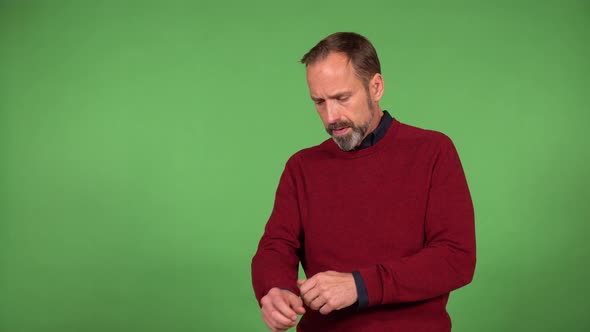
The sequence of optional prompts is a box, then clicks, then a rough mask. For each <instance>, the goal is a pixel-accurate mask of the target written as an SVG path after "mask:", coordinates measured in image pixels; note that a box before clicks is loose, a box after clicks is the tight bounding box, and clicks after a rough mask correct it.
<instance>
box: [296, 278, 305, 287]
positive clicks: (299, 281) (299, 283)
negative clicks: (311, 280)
mask: <svg viewBox="0 0 590 332" xmlns="http://www.w3.org/2000/svg"><path fill="white" fill-rule="evenodd" d="M304 283H305V280H304V279H297V287H301V285H303V284H304Z"/></svg>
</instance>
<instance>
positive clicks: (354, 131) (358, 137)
mask: <svg viewBox="0 0 590 332" xmlns="http://www.w3.org/2000/svg"><path fill="white" fill-rule="evenodd" d="M367 102H368V104H369V112H371V115H370V117H369V119H368V120H367V122H365V123H361V124H360V125H356V124H354V123H353V122H352V121H338V122H334V123H330V124H329V125H328V127H326V132H328V134H330V136H332V139H333V140H334V142H335V143H336V145H338V147H339V148H340V150H342V151H352V150H354V148H356V147H357V146H359V144H361V142H362V140H363V138H365V135H366V134H367V130H369V127H370V126H371V122H373V117H374V116H375V112H373V104H372V102H371V100H370V99H369V100H367ZM346 127H350V129H351V131H350V132H349V133H348V134H346V135H334V133H333V131H334V130H337V129H341V128H346Z"/></svg>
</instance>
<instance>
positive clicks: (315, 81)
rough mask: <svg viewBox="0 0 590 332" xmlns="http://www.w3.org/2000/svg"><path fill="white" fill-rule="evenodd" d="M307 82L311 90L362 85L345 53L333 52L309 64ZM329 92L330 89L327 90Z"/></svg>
mask: <svg viewBox="0 0 590 332" xmlns="http://www.w3.org/2000/svg"><path fill="white" fill-rule="evenodd" d="M307 84H308V85H309V89H310V91H312V92H314V91H315V90H320V91H317V92H318V93H322V92H324V91H322V90H326V89H328V90H330V89H337V88H351V89H352V88H355V87H357V86H358V85H362V82H361V80H360V79H359V78H358V76H357V75H356V73H355V70H354V67H353V66H352V63H351V61H350V60H349V59H348V57H347V56H346V54H344V53H335V52H332V53H330V54H328V56H326V58H324V59H321V60H318V61H317V62H315V63H313V64H310V65H308V66H307ZM325 92H328V91H325Z"/></svg>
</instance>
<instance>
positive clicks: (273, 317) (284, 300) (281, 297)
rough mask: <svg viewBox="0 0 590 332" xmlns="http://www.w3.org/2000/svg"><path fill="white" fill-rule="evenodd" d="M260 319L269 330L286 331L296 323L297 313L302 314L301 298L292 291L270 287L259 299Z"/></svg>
mask: <svg viewBox="0 0 590 332" xmlns="http://www.w3.org/2000/svg"><path fill="white" fill-rule="evenodd" d="M260 304H261V305H262V307H261V309H260V311H262V320H264V323H265V324H266V326H268V328H269V329H271V331H273V332H276V331H286V330H287V329H289V328H291V327H293V326H295V325H296V324H297V315H303V314H304V313H305V309H304V308H303V302H302V301H301V299H300V298H299V297H298V296H297V295H295V294H293V293H292V292H290V291H288V290H285V289H280V288H276V287H275V288H272V289H271V290H270V291H268V293H267V294H266V295H265V296H263V297H262V299H261V300H260Z"/></svg>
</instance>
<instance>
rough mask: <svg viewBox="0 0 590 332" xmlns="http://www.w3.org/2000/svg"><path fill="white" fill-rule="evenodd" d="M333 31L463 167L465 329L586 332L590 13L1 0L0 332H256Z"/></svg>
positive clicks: (315, 137)
mask: <svg viewBox="0 0 590 332" xmlns="http://www.w3.org/2000/svg"><path fill="white" fill-rule="evenodd" d="M335 31H356V32H359V33H361V34H364V35H366V36H367V37H369V39H371V41H372V42H373V43H374V45H375V47H376V48H377V50H378V52H379V55H380V58H381V63H382V66H383V74H384V77H385V82H386V93H385V97H384V99H383V100H382V102H381V106H382V107H383V108H384V109H387V110H389V111H390V112H391V113H392V114H393V115H394V116H395V117H396V118H397V119H399V120H400V121H402V122H405V123H409V124H412V125H415V126H419V127H423V128H429V129H435V130H438V131H442V132H444V133H446V134H447V135H449V136H450V137H451V138H452V139H453V141H454V142H455V145H456V146H457V149H458V150H459V153H460V155H461V158H462V161H463V166H464V168H465V171H466V174H467V177H468V181H469V185H470V188H471V192H472V196H473V201H474V204H475V209H476V226H477V236H478V238H477V240H478V264H477V270H476V274H475V278H474V280H473V283H472V284H471V285H469V286H467V287H465V288H462V289H460V290H458V291H456V292H454V293H453V294H452V296H451V299H450V302H449V305H448V310H449V312H450V314H451V317H452V318H453V326H454V331H587V330H588V328H590V318H589V316H588V311H589V306H588V297H589V296H590V286H589V282H588V281H589V280H590V272H589V268H588V260H589V256H590V255H589V254H590V245H589V242H588V240H587V237H586V235H587V234H588V232H589V231H590V226H589V224H590V223H589V221H590V208H589V206H588V203H587V200H588V198H590V189H589V184H590V183H589V174H588V173H589V172H588V170H589V168H588V162H589V160H590V153H589V150H590V149H589V146H588V143H587V142H588V137H587V134H586V130H587V128H588V125H589V124H590V121H589V120H590V112H589V109H588V105H589V102H590V91H589V90H590V88H589V87H590V60H589V59H590V38H589V37H590V3H589V2H588V1H481V2H478V1H465V2H459V1H446V2H442V1H372V2H367V1H355V2H353V1H321V2H320V1H296V2H284V3H283V2H279V1H249V2H240V1H231V2H228V1H184V2H179V1H158V2H139V1H138V2H130V1H0V331H7V332H21V331H262V330H264V329H265V327H264V325H263V323H262V320H261V319H260V312H259V309H258V307H257V303H256V300H255V298H254V295H253V291H252V289H251V283H250V260H251V257H252V255H253V254H254V252H255V250H256V247H257V244H258V240H259V238H260V236H261V234H262V231H263V227H264V225H265V223H266V220H267V218H268V215H269V213H270V211H271V208H272V203H273V199H274V191H275V189H276V185H277V183H278V178H279V176H280V173H281V171H282V169H283V166H284V163H285V162H286V160H287V158H288V157H289V156H290V155H291V154H293V153H294V152H296V151H297V150H299V149H301V148H304V147H308V146H311V145H315V144H317V143H319V142H321V141H322V140H324V139H325V138H326V134H325V132H324V131H323V128H322V126H321V122H320V120H319V118H318V117H317V115H316V114H315V110H314V107H313V104H312V103H311V101H310V100H309V97H308V91H307V86H306V82H305V72H304V67H303V66H302V65H301V64H299V63H298V60H299V59H300V57H301V56H302V55H303V54H304V53H305V52H306V51H307V50H308V49H309V48H311V47H312V46H313V45H314V44H315V43H316V42H317V41H319V40H320V39H321V38H323V37H325V36H326V35H328V34H330V33H332V32H335Z"/></svg>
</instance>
